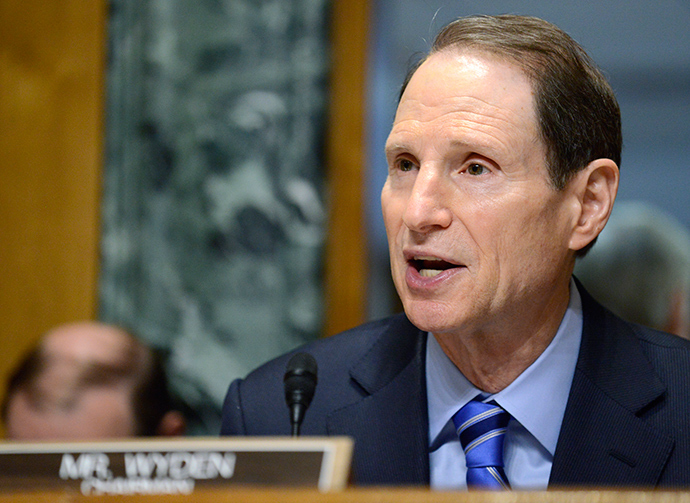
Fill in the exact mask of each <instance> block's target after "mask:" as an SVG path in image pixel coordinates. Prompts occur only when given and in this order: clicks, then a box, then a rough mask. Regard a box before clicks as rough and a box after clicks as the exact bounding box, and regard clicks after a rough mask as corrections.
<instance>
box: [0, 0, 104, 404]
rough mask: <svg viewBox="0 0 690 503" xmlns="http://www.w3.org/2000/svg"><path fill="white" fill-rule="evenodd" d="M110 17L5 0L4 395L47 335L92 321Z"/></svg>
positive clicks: (1, 43) (95, 1) (0, 19)
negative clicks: (25, 357) (15, 369)
mask: <svg viewBox="0 0 690 503" xmlns="http://www.w3.org/2000/svg"><path fill="white" fill-rule="evenodd" d="M105 20H106V2H105V0H1V1H0V173H1V181H0V314H1V316H2V322H0V348H1V349H2V358H0V383H2V384H1V385H0V390H1V391H0V396H1V394H2V393H4V382H5V379H6V376H7V373H8V372H9V370H10V369H11V367H12V366H14V365H15V363H16V362H17V360H18V358H19V357H20V355H21V353H23V352H24V351H25V350H26V348H27V347H28V346H30V345H31V344H32V343H33V341H34V340H35V339H36V338H37V337H38V336H39V335H40V334H41V333H42V332H44V331H45V330H47V329H49V328H51V327H53V326H55V325H57V324H60V323H64V322H68V321H74V320H81V319H92V318H94V317H95V315H96V281H97V265H98V243H99V228H98V227H99V226H98V215H99V191H100V172H101V166H102V144H103V132H102V129H103V126H102V123H103V104H104V103H103V101H104V99H103V98H104V95H103V73H104V61H105V44H104V42H105Z"/></svg>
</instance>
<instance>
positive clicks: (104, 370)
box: [2, 322, 185, 440]
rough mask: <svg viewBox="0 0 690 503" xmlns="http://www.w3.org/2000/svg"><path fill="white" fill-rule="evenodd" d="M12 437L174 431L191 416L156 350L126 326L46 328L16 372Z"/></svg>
mask: <svg viewBox="0 0 690 503" xmlns="http://www.w3.org/2000/svg"><path fill="white" fill-rule="evenodd" d="M2 419H3V422H4V424H5V430H6V438H7V439H8V440H96V439H114V438H126V437H136V436H159V435H161V436H173V435H182V434H184V432H185V419H184V416H183V415H182V413H181V412H179V411H178V410H177V409H176V408H175V406H174V404H173V400H172V398H171V395H170V393H169V391H168V386H167V379H166V375H165V372H164V369H163V365H162V363H161V361H160V358H159V356H158V354H157V353H156V352H155V351H153V350H152V349H151V348H149V347H147V346H146V345H144V344H143V343H142V342H140V341H139V340H138V339H137V338H135V337H134V336H133V335H132V334H130V333H128V332H127V331H125V330H123V329H121V328H118V327H115V326H111V325H105V324H101V323H95V322H82V323H75V324H69V325H63V326H60V327H57V328H55V329H53V330H51V331H49V332H48V333H46V334H45V335H44V336H43V337H42V338H41V339H40V341H39V342H38V344H37V346H36V347H35V348H34V349H33V350H31V351H30V352H29V353H28V354H27V355H26V357H25V358H24V359H23V360H22V361H21V362H20V364H19V365H18V366H17V368H16V369H15V371H14V372H13V374H12V375H11V377H10V379H9V382H8V385H7V391H6V394H5V398H4V401H3V403H2Z"/></svg>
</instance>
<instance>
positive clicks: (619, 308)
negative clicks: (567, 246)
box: [575, 202, 690, 330]
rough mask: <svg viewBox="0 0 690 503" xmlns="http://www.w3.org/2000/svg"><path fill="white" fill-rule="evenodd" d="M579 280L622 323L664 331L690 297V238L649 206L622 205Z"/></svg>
mask: <svg viewBox="0 0 690 503" xmlns="http://www.w3.org/2000/svg"><path fill="white" fill-rule="evenodd" d="M575 275H576V276H577V278H578V279H579V280H580V281H581V282H582V283H583V285H584V286H585V288H586V289H587V290H588V291H589V292H590V293H591V294H592V295H593V296H594V297H595V298H596V299H597V300H599V301H600V302H601V303H602V304H604V305H605V306H606V307H608V308H609V309H611V310H612V311H613V312H615V313H616V314H618V315H619V316H621V317H622V318H624V319H627V320H629V321H633V322H636V323H641V324H643V325H646V326H650V327H652V328H657V329H660V330H664V329H665V327H666V326H667V323H668V318H669V313H670V310H671V303H672V302H673V297H674V295H676V294H677V293H678V291H679V290H680V291H682V292H684V293H685V294H686V295H687V294H690V232H689V231H688V229H687V228H685V227H684V226H683V225H682V224H681V223H680V222H679V221H677V220H676V219H675V218H674V217H672V216H671V215H669V214H667V213H665V212H663V211H662V210H660V209H659V208H656V207H654V206H651V205H649V204H646V203H641V202H621V203H617V204H616V206H615V207H614V210H613V213H612V214H611V218H610V220H609V223H608V224H607V226H606V227H605V228H604V230H603V231H602V233H601V234H600V235H599V240H598V242H597V244H596V246H594V247H593V248H592V249H591V250H590V252H589V254H588V255H587V256H586V257H584V258H582V259H580V260H579V261H578V263H577V264H576V267H575ZM686 308H687V306H686Z"/></svg>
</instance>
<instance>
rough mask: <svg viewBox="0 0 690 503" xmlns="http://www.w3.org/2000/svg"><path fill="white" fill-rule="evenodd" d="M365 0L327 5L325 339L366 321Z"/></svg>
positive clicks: (367, 26) (341, 1)
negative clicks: (329, 37)
mask: <svg viewBox="0 0 690 503" xmlns="http://www.w3.org/2000/svg"><path fill="white" fill-rule="evenodd" d="M369 1H370V0H334V1H333V6H332V8H333V18H332V23H333V24H332V27H331V33H332V46H331V51H332V54H331V64H332V69H331V79H330V95H331V99H330V104H329V121H328V127H329V129H328V142H327V144H328V145H327V154H326V162H327V166H328V187H329V193H328V194H327V196H328V198H329V214H330V221H329V224H328V240H327V250H326V289H325V290H326V326H325V328H324V333H325V334H326V335H332V334H335V333H337V332H340V331H342V330H345V329H348V328H351V327H354V326H355V325H357V324H359V323H362V322H363V321H364V320H365V317H366V295H367V272H368V270H367V258H368V256H367V253H366V245H367V243H366V225H365V220H364V187H365V182H364V173H365V169H364V167H365V162H366V152H365V109H366V107H365V103H366V92H365V90H366V65H367V58H366V56H367V44H368V32H369V16H370V9H369Z"/></svg>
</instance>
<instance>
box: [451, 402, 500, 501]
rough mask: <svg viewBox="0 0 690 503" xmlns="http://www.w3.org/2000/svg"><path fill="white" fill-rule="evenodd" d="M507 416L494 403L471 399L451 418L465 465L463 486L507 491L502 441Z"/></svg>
mask: <svg viewBox="0 0 690 503" xmlns="http://www.w3.org/2000/svg"><path fill="white" fill-rule="evenodd" d="M509 421H510V414H508V413H507V412H506V411H504V410H503V409H502V408H501V407H499V406H498V405H496V404H495V403H482V402H480V401H478V400H472V401H471V402H469V403H468V404H467V405H465V406H464V407H463V408H462V409H460V410H459V411H458V412H456V413H455V415H454V416H453V424H455V428H456V431H457V433H458V437H459V439H460V443H461V444H462V448H463V450H464V451H465V460H466V463H467V487H468V488H483V489H508V488H509V487H510V486H509V484H508V479H507V478H506V476H505V472H504V471H503V441H504V439H505V433H506V429H507V427H508V422H509Z"/></svg>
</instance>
